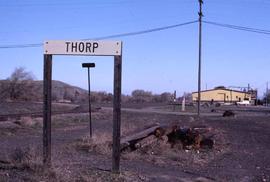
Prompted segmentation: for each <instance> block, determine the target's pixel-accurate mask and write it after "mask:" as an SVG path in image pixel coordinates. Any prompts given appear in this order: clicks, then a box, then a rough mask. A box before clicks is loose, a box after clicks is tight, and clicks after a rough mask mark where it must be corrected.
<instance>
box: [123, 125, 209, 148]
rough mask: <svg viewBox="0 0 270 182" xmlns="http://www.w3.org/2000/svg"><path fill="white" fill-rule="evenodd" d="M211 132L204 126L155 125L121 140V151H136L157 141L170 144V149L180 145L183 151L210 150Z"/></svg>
mask: <svg viewBox="0 0 270 182" xmlns="http://www.w3.org/2000/svg"><path fill="white" fill-rule="evenodd" d="M211 131H212V128H210V127H206V126H195V127H180V126H178V125H173V126H167V125H158V124H156V125H154V126H151V127H149V128H146V129H144V130H142V131H138V132H135V133H134V134H132V135H129V136H126V137H123V138H121V151H124V150H131V151H133V150H137V149H139V148H143V147H147V146H149V145H151V144H152V143H154V142H156V141H158V140H162V141H164V142H166V143H168V144H170V147H171V148H174V147H175V146H176V145H177V146H179V145H180V146H181V148H182V149H184V150H191V149H194V150H199V149H212V148H213V147H214V139H213V137H214V134H213V133H212V132H211ZM178 148H179V147H178Z"/></svg>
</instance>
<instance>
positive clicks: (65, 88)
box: [0, 80, 88, 102]
mask: <svg viewBox="0 0 270 182" xmlns="http://www.w3.org/2000/svg"><path fill="white" fill-rule="evenodd" d="M14 90H15V92H16V93H17V95H18V96H17V98H16V100H29V101H42V99H43V81H32V80H27V81H20V82H17V83H16V85H15V86H14V83H11V82H10V81H8V80H0V99H1V100H13V98H11V96H10V93H11V92H14ZM87 98H88V92H87V90H84V89H82V88H79V87H75V86H72V85H69V84H67V83H64V82H61V81H56V80H53V81H52V100H53V101H59V102H83V101H86V100H87Z"/></svg>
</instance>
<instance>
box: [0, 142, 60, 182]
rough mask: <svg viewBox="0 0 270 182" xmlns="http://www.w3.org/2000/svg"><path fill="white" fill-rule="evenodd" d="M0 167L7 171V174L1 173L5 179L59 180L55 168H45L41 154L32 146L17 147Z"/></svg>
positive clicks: (0, 177)
mask: <svg viewBox="0 0 270 182" xmlns="http://www.w3.org/2000/svg"><path fill="white" fill-rule="evenodd" d="M0 169H1V170H2V171H5V176H1V175H0V179H2V178H3V179H4V181H10V180H12V181H17V180H19V181H21V180H22V179H23V181H59V179H58V177H57V174H56V172H55V171H54V169H53V168H44V166H43V163H42V158H41V155H40V154H39V153H38V150H37V149H36V148H34V147H32V146H30V147H26V148H15V149H14V151H13V152H12V153H11V154H10V155H9V156H8V157H7V160H6V161H2V162H1V163H0Z"/></svg>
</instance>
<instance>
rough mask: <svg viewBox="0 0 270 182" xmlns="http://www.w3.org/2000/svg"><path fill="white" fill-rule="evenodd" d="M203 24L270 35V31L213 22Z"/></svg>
mask: <svg viewBox="0 0 270 182" xmlns="http://www.w3.org/2000/svg"><path fill="white" fill-rule="evenodd" d="M203 23H206V24H211V25H215V26H220V27H225V28H230V29H236V30H242V31H247V32H253V33H259V34H265V35H270V30H263V29H257V28H251V27H243V26H238V25H231V24H224V23H217V22H212V21H203Z"/></svg>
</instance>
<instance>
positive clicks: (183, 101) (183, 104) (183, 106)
mask: <svg viewBox="0 0 270 182" xmlns="http://www.w3.org/2000/svg"><path fill="white" fill-rule="evenodd" d="M185 105H186V98H185V97H184V98H183V100H182V111H185Z"/></svg>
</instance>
